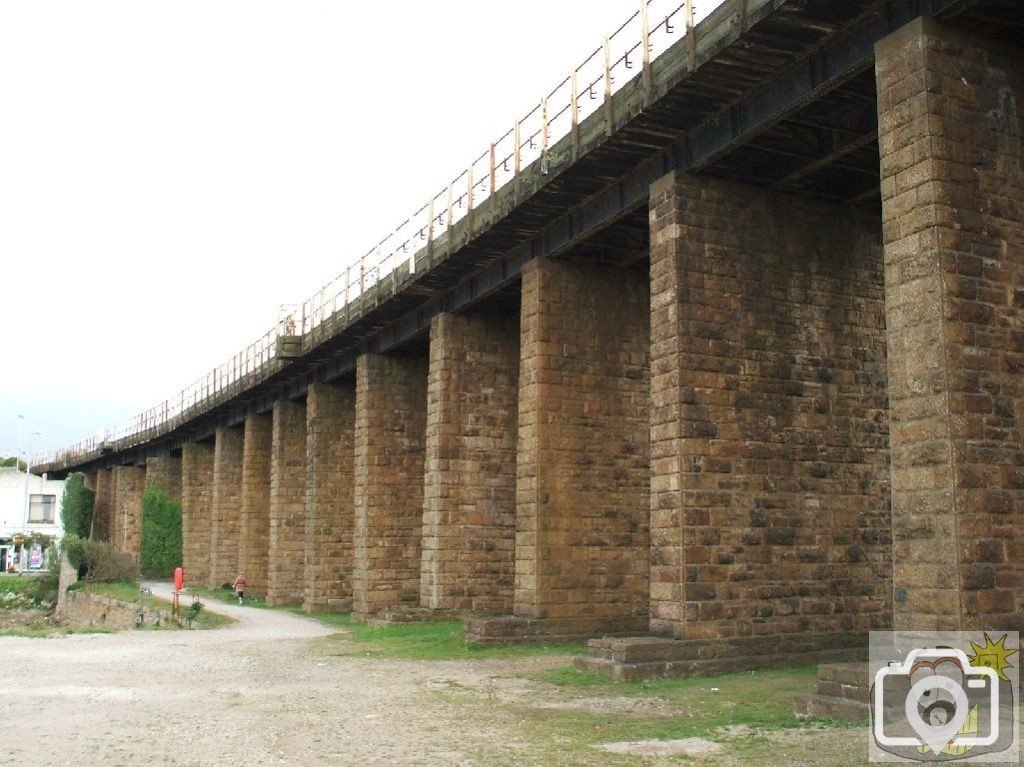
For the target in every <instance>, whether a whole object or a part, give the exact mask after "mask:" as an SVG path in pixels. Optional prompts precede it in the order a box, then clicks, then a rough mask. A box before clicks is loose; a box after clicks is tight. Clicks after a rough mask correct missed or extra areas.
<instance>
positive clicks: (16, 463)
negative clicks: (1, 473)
mask: <svg viewBox="0 0 1024 767" xmlns="http://www.w3.org/2000/svg"><path fill="white" fill-rule="evenodd" d="M24 423H25V416H23V415H19V416H18V452H17V453H15V454H14V470H15V471H21V463H20V461H21V426H22V424H24Z"/></svg>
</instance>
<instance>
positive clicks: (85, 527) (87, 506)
mask: <svg viewBox="0 0 1024 767" xmlns="http://www.w3.org/2000/svg"><path fill="white" fill-rule="evenodd" d="M95 500H96V493H94V492H93V491H92V490H90V489H89V488H87V487H86V486H85V475H83V474H72V475H70V476H69V477H68V479H67V481H66V482H65V483H64V497H63V498H62V499H61V502H60V519H61V522H62V523H63V524H64V532H65V533H66V534H67V535H74V536H77V537H78V538H88V537H89V530H90V528H91V527H92V507H93V503H94V502H95Z"/></svg>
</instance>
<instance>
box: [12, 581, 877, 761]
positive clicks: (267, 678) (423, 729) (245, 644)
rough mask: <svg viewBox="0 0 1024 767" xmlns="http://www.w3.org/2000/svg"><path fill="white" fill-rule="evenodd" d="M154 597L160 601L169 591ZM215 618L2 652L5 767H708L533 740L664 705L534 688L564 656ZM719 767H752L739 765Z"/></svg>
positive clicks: (247, 610) (242, 610)
mask: <svg viewBox="0 0 1024 767" xmlns="http://www.w3.org/2000/svg"><path fill="white" fill-rule="evenodd" d="M154 590H155V591H156V594H157V596H163V594H162V593H161V588H159V587H158V588H155V589H154ZM210 607H215V609H216V610H217V611H218V612H224V613H226V614H229V615H231V617H234V618H236V619H237V621H238V622H237V623H235V624H233V625H232V626H230V627H229V628H226V629H220V630H216V631H144V632H124V633H119V634H73V635H69V636H61V637H53V638H42V639H39V638H20V637H0V698H2V699H3V700H4V701H5V702H6V703H7V705H6V706H5V707H4V711H3V714H2V715H0V744H2V757H3V758H2V759H0V761H2V762H4V763H10V764H34V765H104V767H117V766H118V765H125V766H129V765H131V766H132V767H134V766H135V765H140V764H152V765H182V766H184V765H217V766H218V767H224V766H225V765H228V766H230V765H254V766H255V765H545V767H546V766H547V765H550V764H591V763H600V764H623V765H633V764H635V765H640V764H643V765H653V764H696V763H706V760H707V757H708V756H710V754H702V755H698V754H693V755H692V756H690V757H687V756H674V757H660V756H653V755H650V754H648V755H615V754H612V753H608V752H604V751H597V750H596V749H595V750H594V752H593V756H592V757H590V756H588V755H586V754H561V755H557V756H556V755H555V754H554V751H557V748H556V746H557V744H552V743H545V742H540V741H538V740H537V739H536V738H535V737H532V736H531V734H530V731H529V728H528V727H525V726H523V721H524V720H522V719H521V718H520V716H521V712H522V710H523V709H522V707H523V706H526V705H529V706H531V707H540V708H544V707H548V708H564V707H566V706H569V707H578V708H579V709H580V710H582V711H588V712H590V711H595V710H596V711H602V712H607V713H608V714H609V715H611V716H614V715H620V714H621V715H630V713H632V712H631V711H629V710H627V709H630V708H633V709H635V707H636V706H657V705H658V703H657V701H651V702H645V701H638V700H636V699H616V698H614V697H611V698H609V697H605V698H600V699H588V698H587V697H586V695H585V694H584V695H583V696H580V695H579V694H575V693H565V692H563V691H561V690H559V688H555V687H554V686H552V685H547V684H544V683H540V682H536V681H532V680H531V679H529V678H527V677H529V675H530V674H532V673H535V672H537V671H540V670H542V669H544V668H548V667H553V666H558V665H565V663H566V658H565V656H556V657H532V658H520V659H514V660H473V661H448V662H420V661H394V660H383V659H379V658H361V657H354V656H352V655H346V654H344V653H343V652H339V651H340V650H341V651H344V650H345V649H346V647H345V646H346V645H349V646H348V648H347V650H348V651H349V652H351V651H352V650H353V649H354V646H352V645H351V643H348V642H346V641H344V640H343V639H342V640H339V639H338V638H337V637H336V636H335V637H333V638H328V635H330V634H332V633H334V632H335V629H332V628H329V627H325V626H322V625H321V624H319V623H317V622H315V621H312V620H307V619H304V618H301V617H298V616H295V615H291V614H288V613H283V612H280V611H275V610H258V609H255V608H251V607H237V606H233V605H219V604H218V605H216V606H213V605H210ZM620 708H621V709H622V710H621V711H619V710H618V709H620ZM517 712H518V713H517ZM779 737H780V738H781V739H782V740H780V744H779V746H780V751H779V754H778V756H779V757H780V758H779V759H778V760H777V761H775V762H773V763H776V764H794V765H795V764H812V763H813V764H846V763H851V762H845V761H818V760H817V759H815V760H812V761H803V760H791V759H787V758H786V757H785V753H786V751H787V750H788V748H787V741H786V739H792V738H794V737H804V738H806V737H816V736H814V735H801V734H796V733H786V734H782V733H780V735H779ZM827 737H828V738H830V739H834V738H835V737H836V736H835V735H833V734H827ZM839 737H842V738H844V739H846V738H849V737H850V736H848V735H846V736H839ZM792 745H793V744H792V743H789V746H792ZM804 745H806V744H804ZM821 745H822V746H826V744H825V742H824V741H823V742H822V744H821ZM832 745H835V744H832ZM846 749H847V746H841V747H840V752H845V753H847V754H849V753H850V752H849V751H847V750H846ZM800 750H801V751H804V750H805V749H803V748H801V749H800ZM830 750H831V746H829V747H826V748H825V750H824V752H823V753H825V754H827V753H828V752H829V751H830ZM859 751H860V749H859V748H858V749H856V752H859ZM839 758H842V757H839ZM608 759H612V760H614V761H611V762H609V761H607V760H608ZM714 763H715V764H745V763H746V761H745V759H743V758H742V757H741V756H739V755H734V756H733V757H732V758H728V757H727V756H726V758H725V759H724V761H719V760H718V759H717V758H715V760H714Z"/></svg>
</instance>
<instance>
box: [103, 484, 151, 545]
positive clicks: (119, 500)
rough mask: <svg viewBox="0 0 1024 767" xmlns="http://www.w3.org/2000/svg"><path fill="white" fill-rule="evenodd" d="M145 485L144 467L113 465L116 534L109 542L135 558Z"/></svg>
mask: <svg viewBox="0 0 1024 767" xmlns="http://www.w3.org/2000/svg"><path fill="white" fill-rule="evenodd" d="M145 485H146V469H145V468H144V467H142V466H115V467H114V488H115V489H114V520H115V529H116V531H117V534H116V536H115V537H114V539H113V540H112V541H111V543H113V544H114V545H115V546H116V547H117V548H118V549H119V550H120V551H123V552H125V553H126V554H131V555H132V556H134V557H135V559H136V560H138V558H139V551H140V548H141V544H142V491H143V489H144V488H145Z"/></svg>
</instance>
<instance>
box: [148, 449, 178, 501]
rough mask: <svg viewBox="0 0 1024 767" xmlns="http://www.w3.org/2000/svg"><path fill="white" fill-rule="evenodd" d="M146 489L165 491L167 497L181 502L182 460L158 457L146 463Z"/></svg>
mask: <svg viewBox="0 0 1024 767" xmlns="http://www.w3.org/2000/svg"><path fill="white" fill-rule="evenodd" d="M146 487H147V488H150V487H155V488H158V489H160V490H163V491H164V492H165V493H167V495H168V496H169V497H170V498H172V499H174V500H176V501H178V502H180V501H181V459H180V458H174V457H169V456H168V457H156V458H150V459H148V460H147V461H146Z"/></svg>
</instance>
